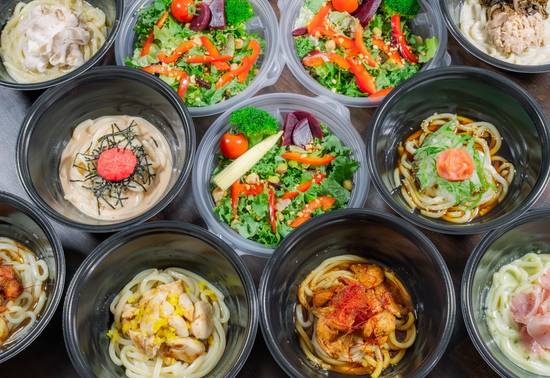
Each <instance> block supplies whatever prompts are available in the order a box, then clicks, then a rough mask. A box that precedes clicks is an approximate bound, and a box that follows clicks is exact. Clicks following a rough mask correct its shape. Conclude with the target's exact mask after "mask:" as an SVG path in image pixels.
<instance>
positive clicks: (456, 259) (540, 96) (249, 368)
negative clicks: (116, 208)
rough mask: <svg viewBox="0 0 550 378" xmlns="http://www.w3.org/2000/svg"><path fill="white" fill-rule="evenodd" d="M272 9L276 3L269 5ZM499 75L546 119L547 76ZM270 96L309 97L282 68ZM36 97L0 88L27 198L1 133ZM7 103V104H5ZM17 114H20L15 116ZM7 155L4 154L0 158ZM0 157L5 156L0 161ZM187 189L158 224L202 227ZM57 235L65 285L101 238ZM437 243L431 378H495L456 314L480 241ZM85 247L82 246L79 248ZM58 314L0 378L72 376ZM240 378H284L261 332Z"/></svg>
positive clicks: (458, 57)
mask: <svg viewBox="0 0 550 378" xmlns="http://www.w3.org/2000/svg"><path fill="white" fill-rule="evenodd" d="M271 2H272V4H273V6H274V8H276V4H275V1H274V0H271ZM449 53H450V54H451V56H452V64H455V65H456V64H463V65H469V66H478V67H483V68H487V69H490V70H495V69H494V68H492V67H490V66H488V65H486V64H484V63H482V62H480V61H478V60H477V59H475V58H474V57H472V56H470V55H469V54H468V53H467V52H465V51H464V50H463V49H462V48H461V47H460V46H458V45H457V44H456V42H455V41H454V40H453V39H452V37H450V36H449ZM501 73H502V74H503V75H505V76H507V77H509V78H511V79H512V80H514V81H515V82H517V83H518V84H520V85H521V86H522V87H524V88H525V89H527V90H528V91H529V93H530V94H531V95H532V96H534V97H535V98H536V99H537V100H538V101H540V102H541V104H542V105H543V107H544V110H545V113H546V115H547V116H550V98H549V94H548V89H549V88H550V76H549V75H519V74H508V73H503V72H501ZM273 92H293V93H301V94H306V95H311V93H309V92H308V91H307V90H306V89H305V88H304V87H303V86H302V85H301V84H300V83H299V82H297V81H296V80H295V79H294V77H293V76H292V74H291V73H290V72H289V71H288V69H285V70H284V72H283V74H282V76H281V78H280V80H279V81H278V82H277V84H276V85H274V86H272V87H270V88H266V89H264V90H263V91H262V92H261V93H273ZM34 97H35V96H34V95H29V94H21V93H17V92H14V91H8V90H3V89H0V109H1V112H2V113H3V114H2V113H0V144H2V146H5V147H6V148H8V151H7V152H3V151H0V153H1V154H2V155H1V156H2V163H3V164H0V177H2V178H3V181H1V182H0V190H8V191H11V192H14V193H17V194H19V195H22V196H24V197H26V196H25V195H24V193H23V191H22V188H21V187H20V185H19V183H18V182H16V176H15V167H14V163H13V157H12V156H13V155H11V154H12V153H14V151H12V149H13V143H14V142H15V138H14V136H15V135H16V131H17V130H15V131H13V130H12V131H6V130H7V129H5V128H16V129H17V128H18V127H19V124H18V122H20V121H21V119H22V116H23V114H20V113H21V112H22V111H24V110H25V109H26V108H27V107H28V106H29V104H30V102H31V101H32V100H33V98H34ZM10 104H11V105H10ZM15 104H17V105H18V106H16V107H17V112H14V110H13V109H12V110H11V112H9V111H8V110H9V109H8V107H11V106H12V105H15ZM18 112H19V113H18ZM373 113H374V110H373V109H351V115H352V122H353V125H354V127H355V128H356V129H357V130H358V131H359V133H360V134H361V136H362V137H365V135H366V131H367V130H368V127H369V122H370V119H371V117H372V115H373ZM215 118H216V117H208V118H202V119H196V120H195V125H196V130H197V138H198V142H200V139H201V138H202V136H203V134H204V132H205V131H206V130H207V129H208V127H209V126H210V125H211V123H212V122H213V121H214V120H215ZM4 153H6V155H3V154H4ZM4 156H7V157H6V158H5V159H4ZM191 194H192V193H191V186H190V184H189V183H188V184H187V185H186V187H185V188H184V190H183V191H182V192H181V193H180V195H179V196H178V197H177V198H176V200H174V202H173V203H172V204H171V205H170V206H169V207H168V208H167V209H166V210H165V211H164V212H163V213H162V214H161V215H160V216H159V217H158V218H163V219H178V220H182V221H186V222H192V223H196V224H199V225H203V222H202V221H201V219H200V217H199V215H198V212H197V210H196V208H195V206H194V202H193V199H192V195H191ZM545 203H546V204H549V203H550V190H549V189H547V190H546V192H545V193H544V195H543V198H542V199H541V200H540V201H539V202H538V203H537V204H536V206H537V207H540V206H544V204H545ZM365 207H367V208H374V209H379V210H384V211H387V212H392V211H391V210H390V209H389V208H388V207H387V206H386V205H385V204H384V202H383V201H382V199H381V197H380V196H379V195H378V193H377V192H376V190H375V188H374V187H372V188H371V192H370V193H369V196H368V200H367V202H366V204H365ZM55 227H56V230H58V232H59V233H60V235H61V238H62V241H63V245H64V248H65V254H66V257H67V265H68V267H67V270H68V277H67V279H68V280H70V278H71V276H72V274H73V273H74V271H75V270H76V268H77V267H78V265H79V264H80V263H81V262H82V260H83V259H84V258H85V257H86V255H87V254H88V253H89V251H90V250H91V248H93V246H95V245H97V243H99V242H100V241H101V240H102V238H103V237H99V236H93V235H84V234H79V233H77V232H75V231H73V230H68V229H66V228H65V227H62V226H60V225H57V224H56V225H55ZM423 232H425V234H426V235H427V236H428V237H429V238H430V239H431V240H432V241H433V242H434V243H435V244H436V246H437V247H438V248H439V251H440V252H441V254H442V255H443V256H444V258H445V261H446V262H447V265H448V266H449V268H450V270H451V273H452V277H453V281H454V286H455V290H456V293H457V298H458V302H459V303H458V304H459V306H457V308H458V312H457V321H456V325H455V328H454V330H453V337H452V340H451V342H450V344H449V347H448V349H447V352H446V353H445V355H444V356H443V358H442V359H441V361H440V362H439V364H438V365H437V366H436V367H435V369H434V370H433V371H432V373H431V374H430V376H432V377H494V376H496V375H495V374H494V373H493V372H492V370H491V369H490V368H489V367H488V366H487V365H486V364H485V362H484V361H483V360H482V359H481V358H480V356H479V354H478V353H477V351H476V350H475V348H474V347H473V345H472V343H471V341H470V339H469V337H468V335H467V333H466V330H465V326H464V322H463V320H462V315H461V312H460V281H461V278H462V272H463V270H464V266H465V264H466V260H467V259H468V256H469V254H470V251H471V250H472V249H473V247H474V246H475V245H476V243H477V242H478V240H479V236H468V237H466V236H454V237H452V236H446V235H441V234H437V233H434V232H430V231H423ZM82 245H85V246H86V247H83V246H82ZM244 259H245V261H246V263H247V265H248V266H249V268H250V270H251V271H252V273H253V275H254V277H255V279H256V280H258V279H259V276H260V274H261V271H262V267H263V265H264V263H265V260H263V259H260V258H255V257H245V258H244ZM61 310H62V306H60V308H59V309H58V311H57V313H56V315H55V317H54V318H53V320H52V321H51V323H50V325H49V326H48V327H47V328H46V330H45V331H44V333H43V334H42V335H41V336H40V337H39V338H38V339H37V340H36V341H35V342H34V343H33V345H31V346H30V347H29V348H28V349H27V350H26V351H24V352H22V353H21V354H19V355H18V356H16V357H15V358H13V359H12V360H10V361H8V362H6V363H5V364H3V365H2V366H0V377H2V378H4V377H18V378H23V377H33V378H34V377H74V376H76V373H75V371H74V370H73V369H72V367H71V365H70V362H69V358H68V356H67V354H66V352H65V349H64V345H63V338H62V328H61V316H60V314H61ZM240 376H242V377H250V378H252V377H284V376H285V375H284V373H283V372H282V370H281V369H280V368H279V367H278V366H277V364H276V363H275V361H274V360H273V359H272V358H271V356H270V354H269V351H268V350H267V348H266V346H265V344H264V342H263V338H262V336H261V332H260V331H258V336H257V338H256V343H255V346H254V349H253V351H252V354H251V355H250V358H249V359H248V361H247V363H246V365H245V367H244V368H243V370H242V371H241V374H240Z"/></svg>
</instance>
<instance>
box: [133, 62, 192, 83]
mask: <svg viewBox="0 0 550 378" xmlns="http://www.w3.org/2000/svg"><path fill="white" fill-rule="evenodd" d="M142 70H143V71H145V72H148V73H150V74H153V75H154V74H157V75H162V76H169V77H173V78H175V79H178V80H180V79H181V77H182V76H183V74H184V73H185V72H184V71H182V70H180V69H178V68H170V67H168V66H163V65H162V64H153V65H150V66H147V67H143V68H142Z"/></svg>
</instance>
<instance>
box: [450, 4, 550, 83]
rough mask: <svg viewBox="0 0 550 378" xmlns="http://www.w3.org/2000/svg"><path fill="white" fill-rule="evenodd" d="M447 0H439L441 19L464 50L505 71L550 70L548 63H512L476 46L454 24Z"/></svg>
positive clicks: (530, 72) (526, 72)
mask: <svg viewBox="0 0 550 378" xmlns="http://www.w3.org/2000/svg"><path fill="white" fill-rule="evenodd" d="M447 1H448V0H439V7H440V8H441V13H442V14H443V19H444V20H445V23H446V24H447V29H448V30H449V31H450V32H451V34H452V36H453V37H454V39H455V40H456V41H457V42H458V44H459V45H460V46H461V47H462V48H463V49H464V50H466V51H467V52H468V53H470V54H471V55H473V56H474V57H476V58H477V59H479V60H481V61H482V62H485V63H487V64H490V65H492V66H494V67H497V68H500V69H502V70H505V71H510V72H517V73H524V74H537V73H544V72H550V63H547V64H539V65H525V64H514V63H509V62H506V61H504V60H500V59H497V58H495V57H493V56H491V55H489V54H487V53H485V52H483V51H481V50H480V49H479V48H477V47H476V46H475V45H474V44H473V43H471V42H470V41H469V40H468V38H466V37H464V34H463V33H462V31H461V30H460V29H459V28H458V27H457V26H456V25H455V23H454V22H453V20H452V19H451V15H450V14H449V10H448V8H447Z"/></svg>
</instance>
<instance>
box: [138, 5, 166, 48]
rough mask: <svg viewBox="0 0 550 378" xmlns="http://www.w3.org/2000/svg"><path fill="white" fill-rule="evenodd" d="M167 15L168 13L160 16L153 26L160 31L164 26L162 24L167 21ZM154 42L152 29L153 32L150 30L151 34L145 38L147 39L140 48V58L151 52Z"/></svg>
mask: <svg viewBox="0 0 550 378" xmlns="http://www.w3.org/2000/svg"><path fill="white" fill-rule="evenodd" d="M168 14H169V13H168V12H164V13H163V14H162V16H160V18H159V19H158V21H157V23H156V24H155V25H156V26H157V28H159V29H160V28H162V27H163V26H164V23H165V22H166V20H167V19H168ZM154 40H155V31H154V28H153V30H151V32H150V33H149V35H148V36H147V39H146V40H145V43H144V44H143V47H142V48H141V56H146V55H149V52H150V51H151V45H152V44H153V41H154Z"/></svg>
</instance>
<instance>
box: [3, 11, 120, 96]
mask: <svg viewBox="0 0 550 378" xmlns="http://www.w3.org/2000/svg"><path fill="white" fill-rule="evenodd" d="M21 1H22V0H2V3H1V4H0V31H1V30H2V29H3V28H4V25H5V24H6V23H7V22H8V20H9V19H10V17H11V16H12V15H13V9H14V8H15V6H16V5H17V4H18V3H20V2H21ZM23 1H24V2H25V3H28V2H30V1H31V0H23ZM87 1H88V3H90V5H92V6H94V7H96V8H99V9H101V10H102V11H103V13H105V17H106V21H107V37H106V39H105V43H104V44H103V46H101V48H100V49H99V50H98V51H97V52H96V53H95V55H93V56H92V57H91V58H90V60H88V61H87V62H85V63H84V64H83V65H82V66H80V67H78V68H77V69H75V70H74V71H71V72H69V73H67V74H65V75H63V76H60V77H58V78H56V79H52V80H48V81H43V82H41V83H29V84H23V83H18V82H16V81H14V80H13V79H12V77H11V76H10V75H9V73H8V72H7V71H6V68H5V67H4V64H3V63H2V60H1V59H0V86H4V87H8V88H14V89H18V90H40V89H45V88H49V87H53V86H56V85H60V84H63V83H66V82H68V81H70V80H72V79H74V78H75V77H77V76H79V75H81V74H83V73H84V72H86V71H88V70H89V69H90V68H92V67H93V66H96V65H98V64H101V63H102V62H103V60H104V59H103V58H104V57H105V56H106V55H107V52H109V49H110V48H111V46H112V45H113V43H114V42H115V38H116V36H117V34H118V31H119V28H120V26H121V22H122V19H123V16H124V0H87Z"/></svg>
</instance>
